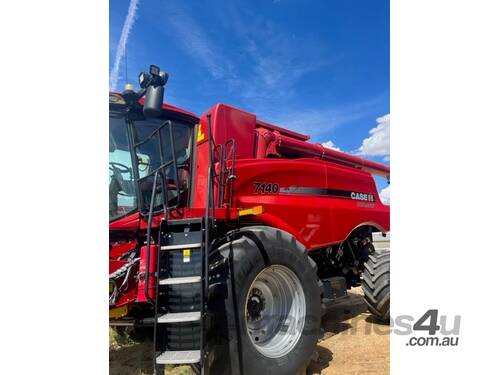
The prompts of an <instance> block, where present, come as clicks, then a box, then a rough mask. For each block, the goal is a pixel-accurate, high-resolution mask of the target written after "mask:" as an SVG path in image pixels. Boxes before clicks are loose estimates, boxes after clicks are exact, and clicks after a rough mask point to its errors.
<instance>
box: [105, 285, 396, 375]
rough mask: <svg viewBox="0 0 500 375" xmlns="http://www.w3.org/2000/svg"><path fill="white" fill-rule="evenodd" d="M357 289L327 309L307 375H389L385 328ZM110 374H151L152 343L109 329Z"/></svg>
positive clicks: (186, 373) (172, 372)
mask: <svg viewBox="0 0 500 375" xmlns="http://www.w3.org/2000/svg"><path fill="white" fill-rule="evenodd" d="M362 293H363V292H362V291H361V288H355V289H352V290H351V291H349V298H346V300H345V301H344V302H342V303H341V304H339V305H337V306H335V308H334V309H332V310H330V311H329V312H328V313H327V315H326V316H325V318H324V319H323V329H324V335H323V338H322V339H321V340H320V342H319V343H318V346H317V353H318V356H317V358H316V360H315V361H313V362H311V364H310V366H309V368H308V370H307V374H308V375H312V374H320V375H386V374H389V358H390V357H389V348H390V345H389V343H390V340H389V326H387V325H384V324H380V323H379V322H377V321H376V320H374V319H373V317H372V315H371V314H369V313H368V312H367V311H366V304H365V303H364V301H363V294H362ZM109 341H110V345H109V370H110V371H109V373H110V375H151V374H152V363H153V357H152V350H153V349H152V343H151V341H143V342H137V341H134V340H133V339H131V338H130V337H128V336H126V335H125V336H120V335H118V334H117V333H116V332H115V331H113V330H111V329H110V334H109ZM166 374H168V375H190V374H191V371H190V369H189V368H188V367H186V366H181V367H176V368H170V369H168V370H167V371H166Z"/></svg>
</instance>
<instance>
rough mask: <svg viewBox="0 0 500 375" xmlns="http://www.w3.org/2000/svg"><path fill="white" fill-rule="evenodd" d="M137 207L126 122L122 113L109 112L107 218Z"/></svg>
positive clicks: (119, 215) (113, 217)
mask: <svg viewBox="0 0 500 375" xmlns="http://www.w3.org/2000/svg"><path fill="white" fill-rule="evenodd" d="M136 209H137V197H136V193H135V185H134V183H133V172H132V158H131V154H130V149H129V143H128V137H127V124H126V122H125V118H124V116H123V114H122V113H119V112H110V113H109V220H110V221H112V220H115V219H117V218H119V217H121V216H124V215H127V214H128V213H130V212H133V211H135V210H136Z"/></svg>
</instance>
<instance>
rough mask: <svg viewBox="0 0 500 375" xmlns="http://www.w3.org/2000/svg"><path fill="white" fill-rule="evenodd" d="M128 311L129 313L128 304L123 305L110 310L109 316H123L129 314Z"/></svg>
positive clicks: (112, 317)
mask: <svg viewBox="0 0 500 375" xmlns="http://www.w3.org/2000/svg"><path fill="white" fill-rule="evenodd" d="M127 313H128V308H127V305H123V306H120V307H117V308H115V309H111V310H109V318H110V319H119V318H123V317H124V316H125V315H127Z"/></svg>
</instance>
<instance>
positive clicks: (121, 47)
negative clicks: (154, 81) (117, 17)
mask: <svg viewBox="0 0 500 375" xmlns="http://www.w3.org/2000/svg"><path fill="white" fill-rule="evenodd" d="M138 3H139V0H130V4H129V7H128V12H127V17H126V18H125V23H124V24H123V28H122V32H121V34H120V41H119V42H118V48H117V49H116V55H115V61H114V63H113V68H112V69H111V73H110V74H109V86H110V89H111V91H116V85H117V84H118V78H119V73H120V65H121V62H122V59H123V56H124V55H125V51H126V48H127V41H128V37H129V35H130V31H131V30H132V26H134V22H135V19H136V17H135V15H136V13H137V6H138Z"/></svg>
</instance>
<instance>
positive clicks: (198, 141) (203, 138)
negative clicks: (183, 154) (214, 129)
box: [196, 124, 205, 143]
mask: <svg viewBox="0 0 500 375" xmlns="http://www.w3.org/2000/svg"><path fill="white" fill-rule="evenodd" d="M203 140H205V134H203V132H202V131H201V124H198V137H197V139H196V142H197V143H200V142H201V141H203Z"/></svg>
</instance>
